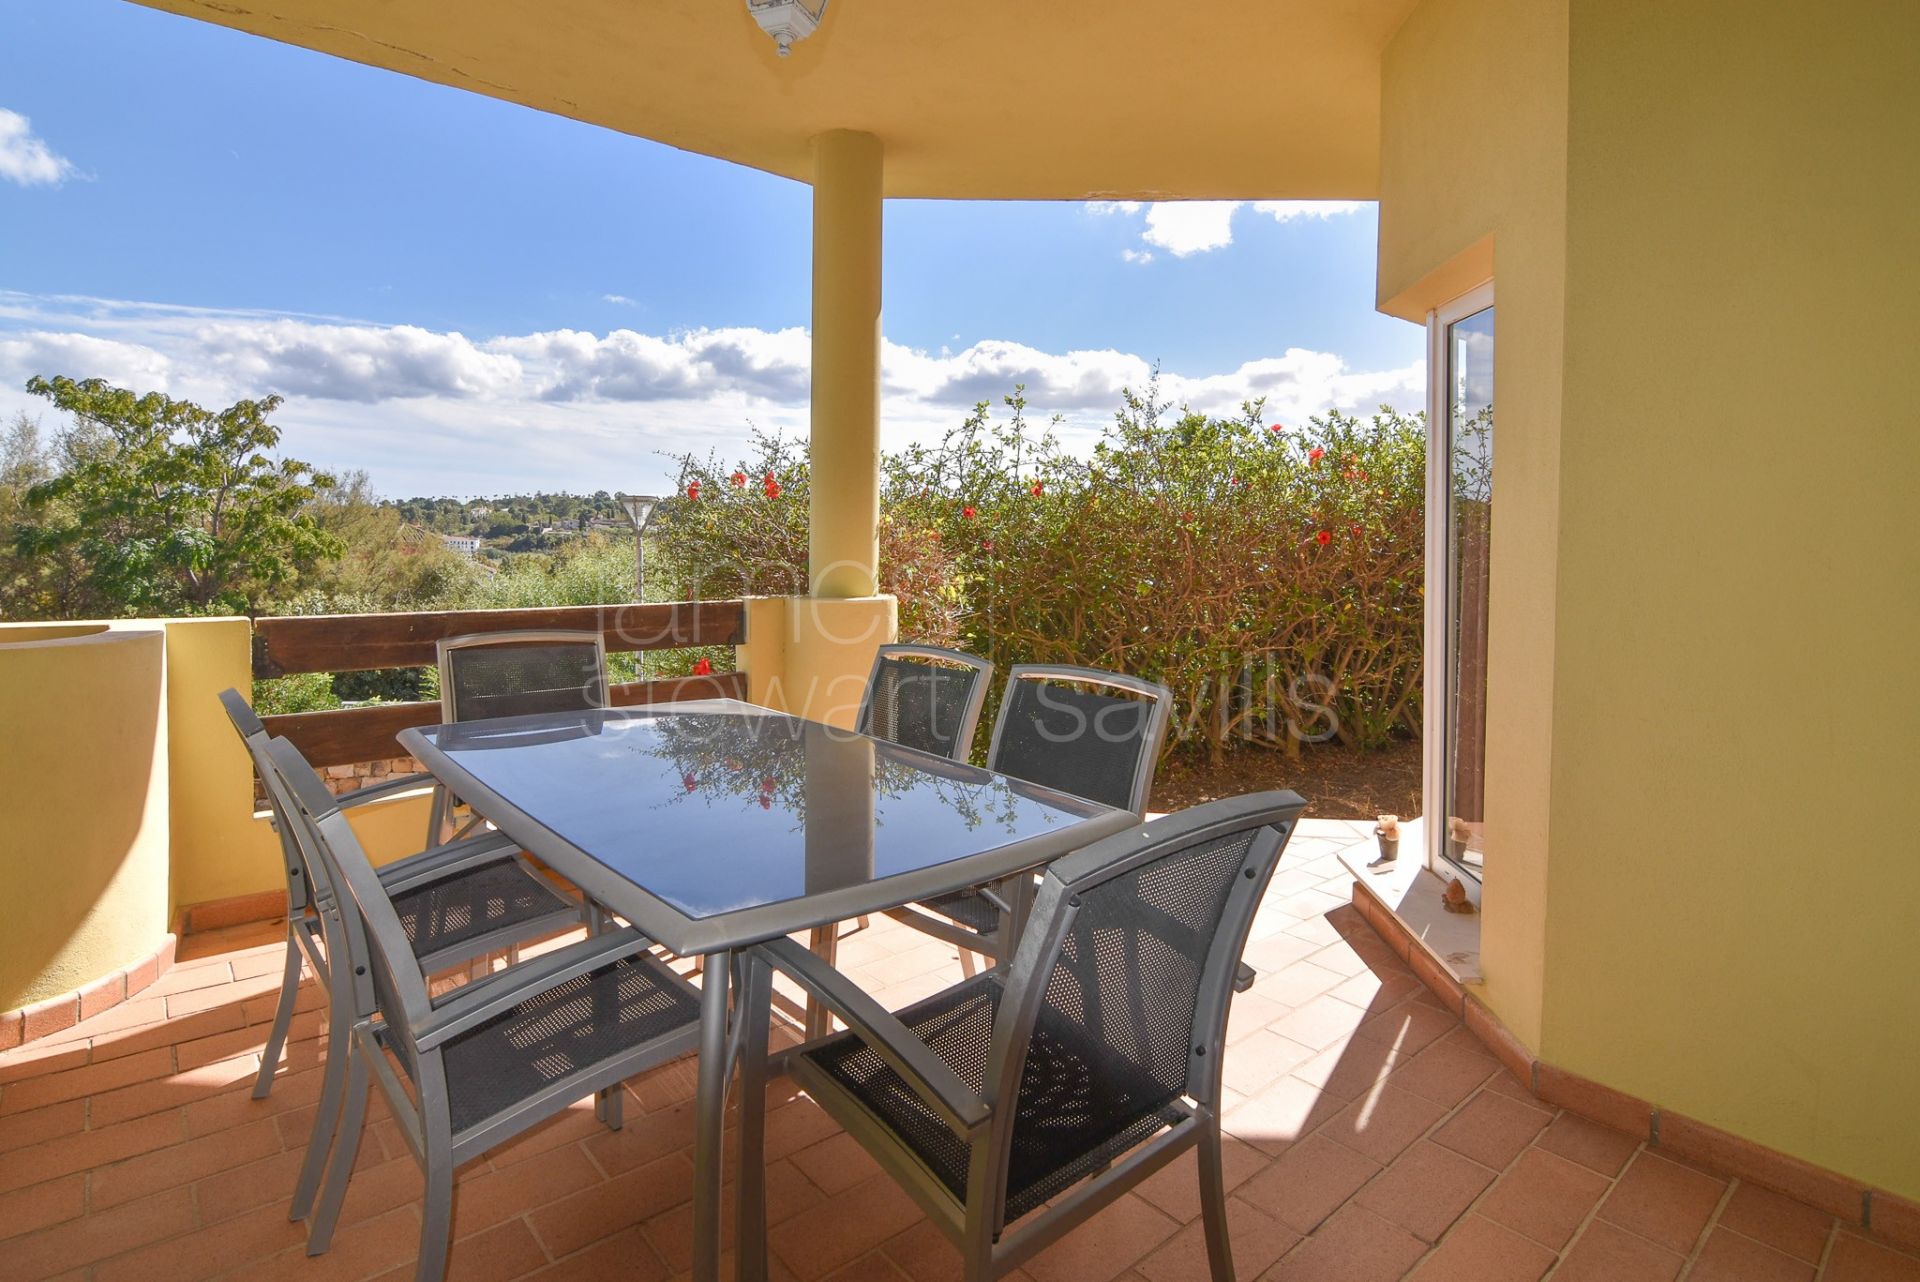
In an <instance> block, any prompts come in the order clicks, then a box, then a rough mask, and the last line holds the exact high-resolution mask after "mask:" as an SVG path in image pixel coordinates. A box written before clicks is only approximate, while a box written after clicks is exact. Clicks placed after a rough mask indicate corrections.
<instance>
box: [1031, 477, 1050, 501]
mask: <svg viewBox="0 0 1920 1282" xmlns="http://www.w3.org/2000/svg"><path fill="white" fill-rule="evenodd" d="M1046 488H1047V483H1046V482H1045V481H1035V482H1034V483H1033V497H1035V498H1039V497H1040V495H1041V494H1042V493H1044V492H1045V491H1046Z"/></svg>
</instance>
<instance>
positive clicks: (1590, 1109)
mask: <svg viewBox="0 0 1920 1282" xmlns="http://www.w3.org/2000/svg"><path fill="white" fill-rule="evenodd" d="M1353 906H1354V907H1355V908H1357V909H1359V911H1360V916H1361V917H1362V918H1364V919H1365V920H1366V923H1367V925H1369V926H1370V927H1372V928H1373V931H1374V933H1375V934H1377V935H1378V936H1380V939H1381V941H1382V942H1384V943H1385V944H1386V945H1387V947H1388V948H1390V949H1392V950H1393V952H1394V954H1395V955H1396V956H1398V957H1400V958H1401V959H1402V960H1404V961H1405V962H1406V963H1407V965H1408V966H1409V967H1410V968H1412V970H1413V973H1414V974H1415V975H1416V976H1418V977H1419V979H1420V982H1421V983H1423V984H1425V985H1426V986H1427V987H1428V988H1429V989H1430V990H1431V991H1432V992H1433V994H1434V996H1435V997H1437V998H1439V999H1440V1002H1441V1003H1442V1004H1443V1005H1444V1006H1446V1007H1447V1009H1449V1010H1451V1011H1453V1012H1454V1013H1455V1014H1457V1015H1460V1016H1461V1018H1462V1019H1463V1020H1465V1022H1466V1025H1467V1027H1468V1028H1469V1029H1470V1030H1472V1032H1473V1034H1474V1036H1476V1037H1478V1038H1479V1039H1480V1041H1481V1042H1482V1043H1483V1044H1484V1045H1485V1046H1486V1048H1487V1050H1488V1051H1489V1052H1490V1053H1491V1054H1492V1055H1493V1057H1494V1058H1495V1059H1496V1060H1498V1061H1499V1062H1500V1064H1501V1066H1502V1067H1503V1068H1505V1069H1506V1070H1507V1071H1508V1072H1509V1073H1511V1074H1513V1076H1514V1077H1515V1078H1516V1079H1517V1080H1518V1081H1519V1082H1520V1083H1521V1084H1523V1085H1524V1086H1526V1088H1527V1089H1528V1090H1529V1091H1531V1092H1532V1093H1533V1095H1534V1096H1535V1098H1537V1099H1540V1100H1542V1101H1544V1102H1545V1103H1548V1104H1551V1105H1553V1106H1554V1107H1556V1108H1564V1109H1566V1110H1567V1111H1568V1112H1569V1113H1575V1114H1578V1115H1579V1116H1581V1117H1584V1118H1586V1119H1587V1120H1588V1121H1591V1122H1598V1123H1599V1124H1600V1125H1602V1126H1609V1127H1612V1128H1613V1129H1614V1130H1617V1131H1625V1132H1627V1133H1628V1134H1630V1135H1639V1136H1642V1137H1644V1138H1645V1140H1646V1142H1647V1144H1648V1146H1649V1147H1650V1148H1652V1149H1654V1150H1655V1151H1657V1152H1660V1153H1664V1154H1668V1155H1671V1156H1674V1157H1678V1158H1682V1159H1684V1160H1687V1161H1691V1162H1697V1163H1700V1164H1702V1165H1706V1166H1712V1167H1714V1168H1716V1169H1717V1170H1720V1171H1723V1172H1725V1173H1726V1174H1729V1175H1733V1176H1736V1177H1738V1178H1739V1179H1743V1180H1746V1181H1748V1182H1749V1183H1752V1184H1759V1185H1763V1186H1765V1187H1766V1188H1770V1189H1772V1190H1774V1191H1775V1192H1777V1193H1783V1194H1785V1195H1786V1196H1788V1197H1791V1198H1795V1199H1797V1200H1799V1201H1801V1202H1805V1203H1807V1204H1809V1205H1811V1206H1816V1207H1818V1208H1819V1209H1821V1210H1823V1211H1825V1212H1827V1213H1828V1214H1829V1215H1832V1216H1833V1217H1834V1218H1836V1219H1838V1220H1839V1221H1841V1223H1843V1224H1848V1225H1851V1226H1854V1227H1857V1228H1860V1229H1864V1230H1867V1231H1869V1232H1872V1233H1874V1234H1875V1235H1877V1236H1879V1237H1880V1238H1883V1239H1884V1240H1886V1241H1888V1242H1891V1243H1893V1244H1894V1245H1896V1246H1899V1247H1902V1248H1904V1249H1906V1250H1910V1251H1912V1250H1920V1202H1915V1201H1912V1200H1911V1199H1908V1198H1904V1197H1901V1196H1899V1195H1898V1194H1896V1193H1889V1192H1887V1191H1886V1190H1884V1189H1877V1188H1874V1187H1872V1186H1871V1185H1868V1184H1863V1183H1861V1182H1860V1181H1859V1180H1855V1179H1851V1178H1849V1177H1847V1176H1844V1175H1841V1174H1838V1173H1837V1172H1834V1171H1829V1170H1827V1169H1825V1168H1824V1167H1820V1166H1815V1165H1814V1164H1813V1163H1811V1162H1807V1161H1804V1160H1802V1159H1800V1158H1797V1157H1793V1156H1792V1155H1790V1154H1787V1153H1782V1152H1779V1151H1778V1150H1776V1149H1770V1148H1767V1147H1766V1146H1765V1145H1762V1144H1756V1143H1754V1142H1753V1141H1752V1140H1749V1139H1743V1138H1741V1137H1740V1136H1738V1135H1734V1134H1732V1133H1731V1132H1728V1131H1723V1130H1720V1129H1719V1128H1718V1127H1714V1126H1709V1125H1707V1124H1706V1123H1705V1122H1701V1121H1696V1120H1695V1119H1693V1118H1690V1117H1687V1116H1685V1115H1683V1114H1680V1113H1675V1112H1672V1111H1670V1110H1667V1109H1663V1108H1661V1107H1659V1106H1658V1105H1656V1104H1651V1103H1649V1102H1647V1101H1646V1100H1642V1099H1636V1098H1635V1097H1634V1096H1631V1095H1628V1094H1626V1093H1625V1092H1622V1091H1617V1090H1615V1089H1613V1088H1612V1087H1611V1086H1603V1085H1602V1084H1600V1083H1599V1082H1595V1081H1592V1080H1590V1079H1588V1078H1585V1077H1582V1076H1580V1075H1579V1074H1577V1073H1571V1072H1568V1071H1567V1070H1566V1069H1563V1068H1561V1067H1559V1066H1558V1065H1555V1064H1549V1063H1547V1062H1546V1061H1544V1060H1542V1059H1540V1058H1538V1057H1537V1056H1535V1055H1534V1053H1533V1052H1532V1051H1531V1050H1530V1049H1528V1047H1527V1046H1526V1044H1525V1043H1524V1042H1522V1041H1521V1040H1520V1039H1519V1038H1517V1037H1515V1036H1514V1035H1513V1033H1512V1032H1511V1031H1509V1030H1508V1028H1507V1026H1506V1025H1505V1024H1502V1023H1501V1022H1500V1018H1499V1016H1497V1015H1495V1014H1494V1013H1493V1011H1492V1010H1491V1009H1489V1008H1488V1006H1487V1005H1486V1003H1484V1002H1482V1001H1481V1000H1480V999H1479V998H1478V997H1476V996H1475V995H1473V994H1472V993H1469V992H1468V991H1467V990H1466V988H1465V986H1464V985H1462V984H1461V983H1460V981H1459V980H1457V979H1455V978H1454V977H1453V976H1452V975H1451V974H1450V973H1449V972H1448V971H1447V970H1446V968H1445V967H1443V966H1441V965H1440V964H1439V963H1437V962H1435V961H1434V960H1433V958H1431V957H1430V956H1428V954H1427V951H1426V949H1425V948H1423V947H1422V946H1421V944H1420V942H1419V941H1418V940H1416V939H1415V938H1414V937H1413V935H1412V933H1411V932H1410V931H1409V930H1408V929H1407V927H1406V925H1405V923H1403V922H1402V921H1401V920H1400V919H1399V918H1398V917H1396V916H1395V915H1394V913H1393V910H1392V909H1390V908H1388V907H1387V905H1386V904H1385V903H1384V902H1382V901H1381V899H1380V898H1379V897H1378V896H1377V895H1375V894H1374V893H1373V891H1372V889H1371V888H1370V887H1368V886H1367V885H1366V884H1365V883H1364V882H1360V881H1355V882H1354V883H1353Z"/></svg>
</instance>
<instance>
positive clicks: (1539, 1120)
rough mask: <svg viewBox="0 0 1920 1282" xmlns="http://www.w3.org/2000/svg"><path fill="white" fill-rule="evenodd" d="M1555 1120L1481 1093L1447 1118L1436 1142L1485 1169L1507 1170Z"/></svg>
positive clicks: (1531, 1108) (1501, 1097) (1504, 1098)
mask: <svg viewBox="0 0 1920 1282" xmlns="http://www.w3.org/2000/svg"><path fill="white" fill-rule="evenodd" d="M1552 1118H1553V1114H1551V1113H1548V1112H1545V1111H1543V1110H1541V1109H1538V1108H1535V1107H1534V1106H1533V1105H1531V1104H1522V1103H1521V1102H1520V1101H1519V1100H1516V1099H1510V1098H1508V1097H1507V1096H1505V1095H1501V1094H1498V1093H1496V1092H1494V1091H1489V1090H1482V1091H1481V1092H1480V1093H1479V1094H1477V1095H1475V1096H1474V1097H1473V1098H1472V1099H1470V1100H1468V1101H1467V1103H1466V1105H1465V1106H1464V1107H1463V1108H1462V1109H1461V1110H1460V1111H1459V1112H1458V1113H1455V1114H1454V1115H1453V1116H1452V1117H1451V1118H1448V1119H1447V1122H1446V1124H1445V1125H1443V1126H1442V1127H1441V1128H1440V1129H1439V1130H1438V1131H1437V1132H1435V1134H1434V1139H1435V1140H1437V1141H1438V1142H1439V1143H1441V1144H1444V1145H1446V1146H1447V1147H1448V1148H1450V1149H1452V1150H1453V1151H1454V1152H1456V1153H1459V1154H1461V1155H1462V1156H1465V1157H1470V1158H1472V1159H1473V1160H1474V1161H1476V1162H1478V1163H1480V1164H1481V1165H1482V1166H1491V1167H1493V1168H1494V1169H1495V1170H1505V1169H1506V1168H1507V1166H1508V1165H1510V1164H1511V1163H1512V1161H1513V1159H1514V1158H1516V1157H1518V1156H1520V1151H1521V1150H1522V1149H1524V1148H1526V1147H1527V1145H1529V1144H1531V1143H1533V1138H1534V1136H1536V1135H1538V1134H1539V1133H1540V1132H1541V1131H1542V1130H1544V1129H1546V1125H1547V1123H1548V1122H1549V1121H1551V1120H1552Z"/></svg>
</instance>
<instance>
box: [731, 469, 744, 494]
mask: <svg viewBox="0 0 1920 1282" xmlns="http://www.w3.org/2000/svg"><path fill="white" fill-rule="evenodd" d="M733 488H734V489H736V490H744V489H746V488H747V474H746V473H745V472H735V473H734V474H733Z"/></svg>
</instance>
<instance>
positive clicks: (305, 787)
mask: <svg viewBox="0 0 1920 1282" xmlns="http://www.w3.org/2000/svg"><path fill="white" fill-rule="evenodd" d="M266 755H267V758H268V760H269V761H270V762H271V763H272V766H273V769H274V771H275V773H276V775H277V776H278V778H279V780H280V783H281V785H282V786H283V787H284V788H285V789H286V791H287V794H288V797H287V800H288V808H289V810H290V811H291V812H292V815H293V817H294V820H295V823H296V826H297V828H298V831H299V834H300V837H301V839H302V840H303V841H305V842H307V843H310V851H311V854H312V856H313V862H315V863H317V864H319V865H320V866H321V867H323V868H324V869H325V870H326V871H325V876H326V877H327V878H328V881H329V883H330V884H331V886H332V888H333V896H332V898H333V901H334V903H336V904H337V905H338V912H337V916H338V919H339V920H338V925H339V927H340V929H339V930H338V931H337V938H336V937H334V936H332V935H330V936H329V938H328V940H327V950H328V957H329V959H330V961H332V967H331V968H332V970H333V973H334V975H335V976H341V975H351V976H353V977H354V978H353V983H354V994H355V996H354V1003H355V1011H356V1013H357V1014H359V1015H362V1016H364V1015H366V1014H369V1013H371V1012H372V1011H373V1010H375V1009H378V1010H379V1012H380V1015H381V1017H382V1019H383V1020H384V1021H385V1022H386V1025H387V1029H388V1033H389V1044H390V1045H392V1047H393V1048H394V1050H395V1052H396V1053H397V1054H399V1055H400V1057H401V1059H402V1060H403V1061H405V1063H406V1066H407V1069H408V1071H409V1072H410V1073H411V1072H412V1071H413V1069H414V1066H415V1064H416V1062H417V1060H418V1055H417V1054H416V1052H415V1050H414V1046H413V1034H412V1030H413V1029H414V1028H415V1027H417V1026H418V1025H419V1024H420V1023H421V1022H422V1021H424V1020H425V1019H426V1018H427V1016H428V1014H429V1013H430V1012H431V1010H432V1003H431V1001H430V1000H429V998H428V994H427V981H426V976H425V975H423V974H421V972H420V964H419V962H418V961H417V960H416V959H415V957H414V953H413V946H412V945H411V944H410V943H408V941H407V932H406V929H405V928H404V927H403V926H402V925H401V924H400V916H399V914H398V913H397V912H395V911H394V907H393V901H392V900H391V899H389V898H388V897H387V892H386V888H385V887H383V886H382V885H381V884H380V878H379V876H378V874H376V873H375V872H374V870H373V864H372V862H371V861H370V860H369V859H368V858H367V853H366V850H365V849H364V848H363V847H362V846H361V845H360V839H359V838H358V837H357V836H356V835H355V834H354V831H353V827H352V825H351V824H349V823H348V822H347V819H346V816H345V815H343V814H342V813H341V812H340V807H339V803H338V801H337V800H336V799H335V798H334V796H333V795H332V794H331V793H329V792H328V791H327V790H326V787H325V785H323V784H322V783H321V782H320V778H319V776H318V775H316V774H314V773H313V767H311V766H309V765H308V764H307V760H306V758H305V757H303V756H301V755H300V750H299V749H297V748H295V747H294V746H293V745H292V744H291V743H289V742H287V741H286V740H285V739H272V740H270V741H268V743H267V749H266ZM334 959H337V960H334Z"/></svg>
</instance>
